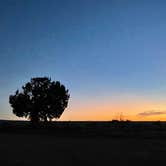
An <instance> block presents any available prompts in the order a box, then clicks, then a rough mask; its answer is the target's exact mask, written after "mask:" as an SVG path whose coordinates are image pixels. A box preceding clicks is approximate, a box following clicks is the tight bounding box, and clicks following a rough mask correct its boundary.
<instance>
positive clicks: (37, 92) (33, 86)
mask: <svg viewBox="0 0 166 166" xmlns="http://www.w3.org/2000/svg"><path fill="white" fill-rule="evenodd" d="M69 97H70V95H69V93H68V90H66V88H65V86H64V85H62V84H61V83H60V82H59V81H56V82H55V81H53V82H51V79H49V78H48V77H36V78H32V79H31V81H30V82H28V83H26V84H25V86H23V87H22V91H21V92H19V90H17V91H16V92H15V94H14V95H10V97H9V103H10V104H11V106H12V108H13V113H14V114H15V115H16V116H18V117H25V118H29V119H30V120H31V121H33V122H38V121H47V120H50V121H51V120H52V119H54V118H56V119H58V118H60V116H61V115H62V113H63V112H64V110H65V108H66V107H67V105H68V100H69Z"/></svg>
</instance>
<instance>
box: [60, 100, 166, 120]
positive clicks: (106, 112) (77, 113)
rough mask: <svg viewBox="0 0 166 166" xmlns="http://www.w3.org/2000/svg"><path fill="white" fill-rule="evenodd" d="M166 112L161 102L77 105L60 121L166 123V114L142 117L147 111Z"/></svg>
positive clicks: (70, 108)
mask: <svg viewBox="0 0 166 166" xmlns="http://www.w3.org/2000/svg"><path fill="white" fill-rule="evenodd" d="M151 110H156V111H158V112H159V111H161V112H162V111H165V110H166V105H165V104H164V103H161V102H158V103H157V102H148V101H139V102H138V101H131V102H125V101H124V102H119V104H118V102H114V103H108V102H96V103H95V102H93V103H86V104H85V103H82V104H77V106H75V107H69V108H68V109H67V110H65V112H64V114H63V115H62V117H61V118H60V120H67V121H68V120H69V121H72V120H74V121H110V120H112V119H118V120H119V119H120V118H121V119H122V120H131V121H158V120H160V121H166V114H159V115H157V114H156V115H148V116H140V115H139V113H143V112H146V111H151Z"/></svg>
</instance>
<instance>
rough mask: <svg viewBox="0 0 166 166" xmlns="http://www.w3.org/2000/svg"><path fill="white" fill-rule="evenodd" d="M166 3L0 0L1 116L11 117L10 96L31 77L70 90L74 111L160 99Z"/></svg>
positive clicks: (165, 88) (163, 94)
mask: <svg viewBox="0 0 166 166" xmlns="http://www.w3.org/2000/svg"><path fill="white" fill-rule="evenodd" d="M165 8H166V2H164V1H162V0H158V1H157V0H151V1H149V0H147V1H145V0H134V1H132V0H126V1H123V0H112V1H111V0H70V1H68V0H47V1H46V0H36V1H34V0H1V1H0V74H1V79H0V85H1V86H0V92H1V93H0V106H1V107H0V117H1V118H15V117H13V116H12V109H11V108H10V106H9V104H8V96H9V95H10V94H13V93H14V91H15V90H16V89H17V88H21V86H22V85H23V84H24V83H25V82H27V81H29V80H30V78H31V77H36V76H50V77H51V78H52V80H60V81H61V82H62V83H63V84H64V85H66V87H67V88H69V90H70V93H71V101H70V103H69V105H70V109H69V110H70V112H72V114H74V113H76V111H77V113H78V112H79V111H80V112H81V110H82V108H80V110H79V106H78V108H77V110H76V108H75V105H79V104H80V103H81V104H80V107H82V105H84V109H86V103H87V102H88V103H90V102H91V101H92V103H93V102H96V103H98V101H101V100H102V101H103V102H105V101H107V105H109V104H110V100H112V101H115V100H117V101H116V102H119V104H121V101H125V100H126V98H127V100H129V99H131V102H132V100H133V98H135V96H136V100H137V101H138V100H140V101H142V100H144V101H146V100H147V101H151V102H152V103H153V102H161V101H162V102H163V103H164V101H165V99H166V77H165V76H166V65H165V64H166V47H165V43H166V12H165ZM117 96H118V97H117ZM128 98H129V99H128ZM78 103H79V104H78ZM91 109H93V107H91ZM152 109H153V108H152ZM88 111H91V110H88ZM141 111H146V110H140V112H141ZM147 111H148V110H147ZM77 113H76V114H77ZM73 119H74V118H73ZM68 120H69V119H68ZM75 120H77V118H75Z"/></svg>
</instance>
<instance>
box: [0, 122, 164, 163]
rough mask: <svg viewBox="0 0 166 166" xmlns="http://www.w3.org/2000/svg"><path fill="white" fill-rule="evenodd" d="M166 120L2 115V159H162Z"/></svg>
mask: <svg viewBox="0 0 166 166" xmlns="http://www.w3.org/2000/svg"><path fill="white" fill-rule="evenodd" d="M165 156H166V122H160V121H156V122H131V121H116V120H114V121H109V122H108V121H103V122H98V121H97V122H94V121H93V122H91V121H87V122H85V121H83V122H80V121H78V122H77V121H63V122H62V121H58V122H52V123H40V124H38V125H32V124H31V122H29V121H5V120H1V121H0V164H1V165H3V166H4V165H7V166H24V165H25V166H29V165H34V166H36V165H40V166H43V165H51V166H52V165H55V166H56V165H58V166H59V165H78V166H83V165H87V166H98V165H100V166H103V165H116V166H120V165H136V166H137V165H139V166H140V165H163V164H165V162H166V157H165Z"/></svg>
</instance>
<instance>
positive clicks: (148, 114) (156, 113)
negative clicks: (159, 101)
mask: <svg viewBox="0 0 166 166" xmlns="http://www.w3.org/2000/svg"><path fill="white" fill-rule="evenodd" d="M163 114H166V111H160V110H151V111H145V112H140V113H139V114H138V116H152V115H163Z"/></svg>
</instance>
